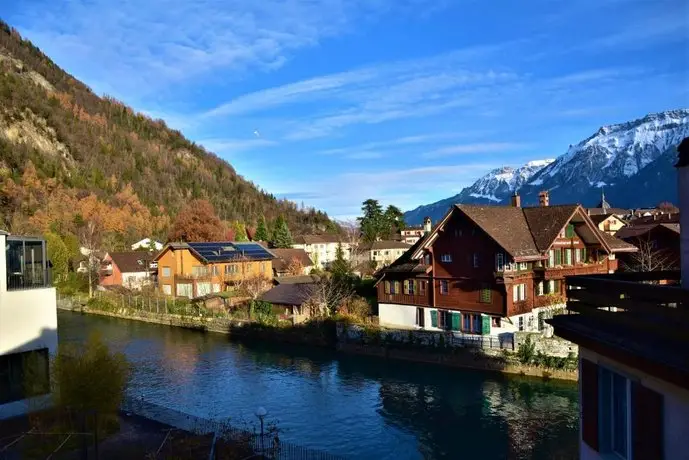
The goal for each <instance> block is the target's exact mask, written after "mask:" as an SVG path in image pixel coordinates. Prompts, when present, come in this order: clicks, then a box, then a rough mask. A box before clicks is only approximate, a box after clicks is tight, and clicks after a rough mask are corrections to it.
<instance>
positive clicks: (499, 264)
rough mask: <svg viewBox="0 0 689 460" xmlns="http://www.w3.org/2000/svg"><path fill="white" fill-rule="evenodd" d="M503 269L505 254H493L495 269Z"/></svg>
mask: <svg viewBox="0 0 689 460" xmlns="http://www.w3.org/2000/svg"><path fill="white" fill-rule="evenodd" d="M504 269H505V254H503V253H502V252H499V253H497V254H495V270H497V271H499V272H501V271H503V270H504Z"/></svg>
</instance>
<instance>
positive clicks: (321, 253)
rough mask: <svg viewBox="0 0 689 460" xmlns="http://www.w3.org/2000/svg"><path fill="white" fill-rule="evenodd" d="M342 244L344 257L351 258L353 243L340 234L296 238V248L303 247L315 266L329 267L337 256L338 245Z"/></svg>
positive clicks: (294, 245)
mask: <svg viewBox="0 0 689 460" xmlns="http://www.w3.org/2000/svg"><path fill="white" fill-rule="evenodd" d="M339 245H342V250H343V253H344V258H345V259H346V260H349V257H350V248H351V245H350V244H349V243H347V242H344V241H342V239H341V237H339V236H338V235H302V236H298V237H296V238H295V239H294V244H293V245H292V247H293V248H295V249H303V250H304V251H305V252H306V253H307V254H308V255H309V258H310V259H311V260H312V261H313V265H314V267H318V268H320V269H323V268H327V267H328V266H329V265H330V264H331V263H332V262H333V261H334V260H335V259H336V258H337V247H338V246H339Z"/></svg>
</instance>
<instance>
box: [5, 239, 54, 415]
mask: <svg viewBox="0 0 689 460" xmlns="http://www.w3.org/2000/svg"><path fill="white" fill-rule="evenodd" d="M0 243H2V244H1V246H0V419H2V418H9V417H14V416H17V415H21V414H23V413H26V412H28V411H31V410H34V409H38V408H40V407H42V406H43V405H44V404H46V403H47V401H48V394H49V392H50V372H49V362H50V355H51V354H53V353H54V352H55V351H56V349H57V306H56V294H55V288H54V287H52V283H51V277H50V264H49V262H48V257H47V248H46V243H45V240H43V239H40V238H30V237H21V236H15V235H10V234H8V233H6V232H0ZM29 375H31V378H30V381H31V388H28V387H27V383H28V381H27V380H28V378H27V377H28V376H29Z"/></svg>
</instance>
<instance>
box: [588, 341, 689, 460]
mask: <svg viewBox="0 0 689 460" xmlns="http://www.w3.org/2000/svg"><path fill="white" fill-rule="evenodd" d="M579 356H580V358H581V359H588V360H590V361H593V362H595V363H597V364H598V365H602V366H608V367H610V368H612V369H616V370H618V371H619V372H620V373H623V374H627V375H629V376H630V377H632V378H636V379H638V380H639V383H641V385H643V386H645V387H647V388H650V389H651V390H653V391H656V392H658V393H660V394H662V395H663V398H664V404H663V414H664V418H663V429H664V433H663V437H664V446H665V458H667V459H673V460H674V459H677V460H681V459H684V460H687V459H689V450H687V448H686V435H687V433H689V391H687V390H685V389H683V388H680V387H677V386H675V385H672V384H670V383H668V382H665V381H664V380H660V379H657V378H655V377H653V376H652V375H649V374H646V373H644V372H641V371H639V370H638V369H634V368H632V367H629V366H625V365H623V364H620V363H618V362H616V361H613V360H611V359H609V358H606V357H604V356H601V355H599V354H597V353H595V352H593V351H591V350H587V349H584V348H582V349H580V355H579ZM579 432H580V433H581V427H580V430H579ZM580 445H581V450H580V457H579V458H580V459H581V460H604V459H607V458H610V457H608V456H605V455H601V454H600V453H598V452H596V451H594V450H593V449H591V448H590V447H589V446H587V445H586V443H584V442H583V441H580Z"/></svg>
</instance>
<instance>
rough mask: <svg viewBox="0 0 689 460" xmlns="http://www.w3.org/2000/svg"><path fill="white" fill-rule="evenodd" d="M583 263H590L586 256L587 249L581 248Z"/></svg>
mask: <svg viewBox="0 0 689 460" xmlns="http://www.w3.org/2000/svg"><path fill="white" fill-rule="evenodd" d="M581 261H582V262H583V263H586V262H588V259H587V255H586V248H581Z"/></svg>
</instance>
